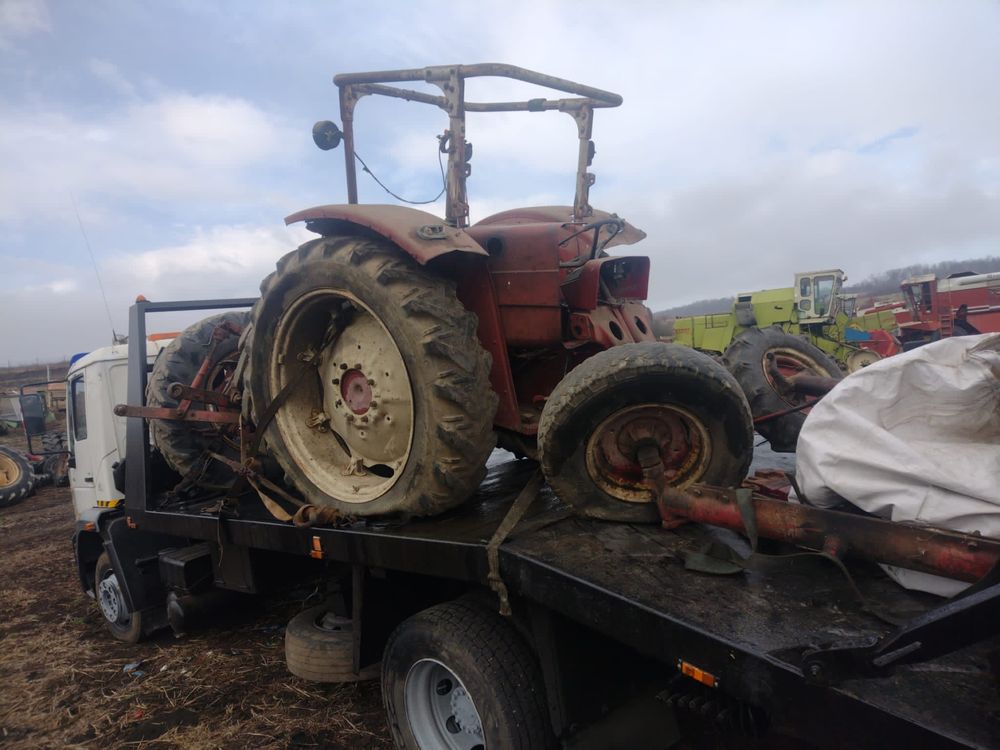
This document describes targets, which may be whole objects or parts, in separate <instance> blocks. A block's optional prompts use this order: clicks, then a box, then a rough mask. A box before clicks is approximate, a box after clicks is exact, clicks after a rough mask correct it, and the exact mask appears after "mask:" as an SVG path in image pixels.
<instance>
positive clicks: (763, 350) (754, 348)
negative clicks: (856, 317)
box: [723, 326, 843, 453]
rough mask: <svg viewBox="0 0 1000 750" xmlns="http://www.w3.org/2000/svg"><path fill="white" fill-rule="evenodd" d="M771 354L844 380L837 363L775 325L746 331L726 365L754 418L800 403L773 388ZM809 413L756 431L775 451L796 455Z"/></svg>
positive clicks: (795, 366) (725, 358)
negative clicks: (770, 372)
mask: <svg viewBox="0 0 1000 750" xmlns="http://www.w3.org/2000/svg"><path fill="white" fill-rule="evenodd" d="M769 352H771V353H774V354H775V355H776V356H778V357H780V358H782V360H783V361H786V362H787V363H788V364H789V365H791V366H792V367H793V369H799V370H801V371H804V372H808V373H810V374H813V375H820V376H823V377H830V378H841V377H843V372H841V370H840V367H839V366H838V365H837V363H836V362H835V361H834V360H833V359H832V358H831V357H829V356H827V355H826V354H824V353H823V352H822V351H820V350H819V349H817V348H816V347H815V346H813V345H812V344H810V343H809V342H808V341H806V340H805V339H803V338H800V337H799V336H793V335H792V334H790V333H786V332H785V331H783V330H781V329H780V328H778V327H776V326H772V327H770V328H750V329H747V330H746V331H744V332H743V333H741V334H740V335H739V336H737V337H736V338H735V339H734V340H733V343H731V344H730V345H729V348H728V349H726V353H725V355H724V356H723V363H724V364H725V366H726V369H727V370H729V372H731V373H732V374H733V376H734V377H735V378H736V380H737V381H738V382H739V384H740V387H741V388H742V389H743V393H745V394H746V397H747V401H748V402H749V403H750V411H751V412H752V413H753V416H754V419H756V418H757V417H762V416H764V415H766V414H774V413H775V412H779V411H783V410H785V409H789V408H791V407H793V406H797V405H798V404H799V403H801V400H796V399H794V398H792V399H786V398H783V397H782V396H781V395H780V394H779V393H778V391H777V390H776V389H775V387H774V386H773V385H772V383H771V380H770V378H769V377H768V374H767V360H766V356H767V354H768V353H769ZM806 414H807V412H806V411H799V412H793V413H792V414H788V415H786V416H784V417H778V418H777V419H771V420H767V421H765V422H761V423H760V424H759V425H757V426H756V429H757V432H759V433H760V434H761V435H763V436H764V437H765V438H767V439H768V441H769V442H770V443H771V449H772V450H774V451H775V452H777V453H793V452H794V451H795V444H796V442H798V439H799V431H800V430H801V429H802V424H803V423H804V422H805V420H806Z"/></svg>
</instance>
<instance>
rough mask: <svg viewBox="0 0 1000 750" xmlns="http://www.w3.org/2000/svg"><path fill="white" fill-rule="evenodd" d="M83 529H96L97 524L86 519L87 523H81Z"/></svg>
mask: <svg viewBox="0 0 1000 750" xmlns="http://www.w3.org/2000/svg"><path fill="white" fill-rule="evenodd" d="M83 530H84V531H97V524H95V523H94V522H93V521H87V523H85V524H84V525H83Z"/></svg>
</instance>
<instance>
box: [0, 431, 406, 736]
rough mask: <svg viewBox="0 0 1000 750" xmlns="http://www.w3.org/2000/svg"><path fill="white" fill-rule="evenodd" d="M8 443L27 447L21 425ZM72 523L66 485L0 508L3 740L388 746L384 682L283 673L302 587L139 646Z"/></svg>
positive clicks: (301, 605) (0, 722)
mask: <svg viewBox="0 0 1000 750" xmlns="http://www.w3.org/2000/svg"><path fill="white" fill-rule="evenodd" d="M0 441H2V442H3V443H5V444H8V445H10V444H13V445H17V446H20V447H23V441H22V440H20V438H19V436H18V435H15V434H10V435H7V436H4V437H2V438H0ZM72 531H73V511H72V506H71V504H70V498H69V490H68V489H65V488H55V487H51V486H49V487H45V488H42V489H40V490H38V491H37V492H36V494H35V495H34V496H32V497H30V498H27V499H26V500H24V501H22V502H20V503H19V504H16V505H13V506H10V507H6V508H0V747H5V748H7V747H10V748H52V747H83V748H126V747H127V748H145V749H148V750H153V749H154V748H156V749H157V750H165V749H166V748H230V747H234V746H237V745H238V746H240V747H243V748H289V749H291V748H296V749H299V748H303V749H304V748H329V749H330V750H333V749H339V748H344V749H346V748H351V749H352V750H353V749H355V748H358V749H365V748H389V747H391V746H392V743H391V741H390V740H389V736H388V731H387V729H386V726H385V719H384V718H383V712H382V705H381V697H380V695H379V686H378V682H377V681H375V682H365V683H360V684H349V685H337V686H327V685H317V684H315V683H310V682H306V681H304V680H301V679H299V678H297V677H293V676H292V675H290V674H289V673H288V672H287V671H286V669H285V660H284V642H283V633H284V626H285V623H287V621H288V620H289V619H290V618H291V617H292V616H294V615H295V613H296V612H298V611H300V610H301V609H303V608H304V601H303V599H304V598H305V595H304V594H303V593H302V592H297V594H298V597H297V596H296V595H295V594H289V595H288V596H287V597H286V598H284V599H267V600H263V601H262V602H261V603H260V607H259V610H258V611H257V612H255V613H253V614H248V615H244V616H243V617H242V618H241V621H240V622H238V623H236V624H230V625H228V626H227V627H226V628H224V629H223V628H218V627H217V628H215V629H210V630H203V631H200V632H197V633H193V634H192V635H190V636H187V637H185V638H182V639H175V638H174V637H173V635H172V634H171V633H170V631H169V630H168V631H166V632H163V633H160V634H159V635H158V636H156V637H154V638H153V639H152V640H150V641H146V642H143V643H140V644H138V645H135V646H131V645H128V644H124V643H120V642H118V641H115V640H114V639H112V638H111V636H110V635H109V634H108V633H107V632H106V631H105V630H104V627H103V624H102V619H101V616H100V614H99V613H98V611H97V607H96V605H95V604H94V602H93V600H92V599H90V598H89V597H87V596H86V595H85V594H84V593H83V592H82V591H81V589H80V585H79V582H78V579H77V575H76V567H75V563H74V560H73V549H72V542H71V536H72ZM309 603H310V604H313V603H314V602H309ZM135 662H139V666H138V667H137V668H132V669H131V670H126V669H125V668H126V666H127V665H131V664H134V663H135Z"/></svg>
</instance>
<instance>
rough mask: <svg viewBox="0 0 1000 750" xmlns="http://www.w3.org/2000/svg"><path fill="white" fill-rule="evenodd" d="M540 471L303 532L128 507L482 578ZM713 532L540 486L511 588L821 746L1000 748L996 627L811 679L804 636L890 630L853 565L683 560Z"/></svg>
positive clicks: (498, 477) (147, 520)
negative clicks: (657, 521)
mask: <svg viewBox="0 0 1000 750" xmlns="http://www.w3.org/2000/svg"><path fill="white" fill-rule="evenodd" d="M534 471H535V469H534V464H533V463H531V462H529V461H510V462H506V463H498V464H496V465H493V466H492V467H491V469H490V472H489V474H488V475H487V478H486V480H485V481H484V482H483V484H482V486H481V488H480V490H479V492H478V494H477V495H476V496H475V497H474V498H472V499H471V500H470V501H469V502H467V503H465V504H464V505H463V506H462V507H461V508H459V509H457V510H455V511H452V512H450V513H448V514H445V515H443V516H438V517H436V518H433V519H418V520H412V521H409V522H362V523H357V524H354V525H351V526H348V527H344V528H336V529H335V528H328V527H322V528H320V527H314V528H298V527H294V526H292V525H290V524H285V523H279V522H277V521H275V520H274V519H272V518H271V517H270V516H269V515H268V514H267V513H266V511H265V510H264V509H263V507H262V506H261V505H260V504H259V503H256V502H252V501H251V502H245V503H244V504H243V505H241V510H240V517H238V518H223V519H222V520H221V521H220V520H219V519H218V518H217V517H216V516H213V515H210V514H206V513H203V512H200V511H199V509H189V510H186V511H183V512H182V511H176V510H175V511H143V510H138V509H133V510H129V511H128V512H129V513H130V515H131V516H132V518H133V521H134V522H135V523H137V524H138V525H140V526H146V527H147V528H155V529H156V530H157V531H158V532H163V533H168V534H174V535H178V536H185V537H189V538H195V539H208V540H219V541H223V542H228V543H231V544H234V545H237V546H246V547H250V548H258V549H271V550H278V551H283V552H291V553H297V554H302V555H308V554H310V552H315V551H316V550H317V549H318V550H320V551H321V552H322V555H323V557H324V558H325V559H330V560H337V561H343V562H349V563H360V564H363V565H366V566H369V567H373V568H383V569H388V570H399V571H406V572H409V573H417V574H423V575H431V576H437V577H442V578H451V579H456V580H462V581H468V582H476V583H480V584H483V585H486V584H487V576H488V563H487V551H486V545H487V543H488V541H489V539H490V537H491V536H492V535H493V533H494V531H495V530H496V528H497V526H498V525H499V523H500V521H501V520H502V519H503V517H504V516H505V514H506V513H507V511H508V509H509V508H510V505H511V502H512V501H513V499H514V498H515V497H516V496H517V494H518V493H519V492H520V490H521V489H522V487H523V486H524V484H525V483H526V482H527V480H528V478H529V477H530V476H531V475H532V473H533V472H534ZM220 524H221V527H220ZM710 538H715V539H716V541H721V542H723V543H727V544H730V545H737V546H739V545H740V544H743V545H745V542H742V540H740V539H739V538H738V537H736V536H735V535H731V534H729V533H728V532H722V531H720V530H710V529H707V528H703V527H699V526H694V525H690V526H685V527H681V528H679V529H677V530H675V531H666V530H664V529H660V528H658V527H655V526H636V525H627V524H613V523H601V522H596V521H587V520H581V519H577V518H573V517H568V516H567V513H566V509H565V508H564V507H563V506H562V505H561V504H560V503H559V501H558V500H557V499H556V498H555V497H554V496H553V495H552V494H551V493H550V492H549V491H548V490H547V488H543V490H542V491H541V493H540V496H539V497H538V498H537V499H536V500H535V501H534V503H533V505H532V508H531V509H530V511H529V513H528V516H527V517H526V518H525V519H524V520H523V521H522V522H521V524H519V526H518V527H517V528H516V529H515V530H514V532H513V533H512V534H511V535H510V538H509V539H508V540H507V541H506V542H505V543H504V544H503V545H502V546H501V548H500V569H501V573H502V577H503V579H504V582H505V583H506V585H507V586H508V588H509V590H510V592H511V594H512V595H514V596H515V597H521V598H523V599H526V600H529V601H534V602H539V603H544V605H545V606H546V607H547V608H550V609H551V610H553V611H555V612H558V613H561V614H563V615H565V616H567V617H568V618H571V619H572V620H574V621H576V622H579V623H582V624H584V625H587V626H588V627H590V628H592V629H594V630H596V631H598V632H600V633H603V634H605V635H607V636H609V637H611V638H613V639H615V640H617V641H619V642H621V643H623V644H625V645H627V646H630V647H632V648H634V649H636V650H637V651H639V652H640V653H641V654H643V655H646V656H649V657H651V658H653V659H655V660H658V661H660V662H662V663H664V664H666V665H674V664H676V663H677V661H678V659H683V660H685V661H687V662H689V663H692V664H694V665H697V666H698V667H700V668H702V669H704V670H707V671H708V672H711V673H712V674H714V675H715V676H716V677H717V678H718V679H719V681H720V685H725V686H726V688H727V692H729V693H731V694H733V695H736V696H737V697H740V698H742V699H744V700H747V701H750V702H752V703H754V704H755V705H758V706H760V707H762V708H764V709H766V710H768V711H769V712H770V713H771V714H772V716H774V717H775V720H776V721H777V722H779V723H780V722H781V721H782V717H786V718H787V717H794V719H795V722H794V723H795V724H797V725H799V726H803V725H805V726H810V727H812V728H813V729H812V732H811V735H812V736H811V741H812V742H818V744H820V745H822V746H830V747H859V746H881V747H886V746H891V747H902V746H907V747H911V748H912V747H947V746H958V747H984V748H986V747H998V746H1000V694H998V692H997V683H996V680H995V678H994V677H992V676H991V675H990V667H989V664H988V662H987V655H988V653H989V652H991V651H993V652H995V651H997V650H998V649H1000V637H997V638H994V639H991V640H990V641H988V642H984V643H980V644H978V645H976V646H973V647H969V648H965V649H962V650H960V651H957V652H955V653H952V654H950V655H947V656H945V657H940V658H937V659H934V660H931V661H928V662H925V663H920V664H915V665H910V666H903V667H899V668H898V669H897V670H896V672H895V673H894V674H893V675H892V676H889V677H880V678H864V679H854V680H849V681H846V682H843V683H841V684H840V685H839V686H837V687H822V686H818V685H814V684H810V683H808V682H807V681H806V680H805V679H804V678H803V676H802V671H801V669H800V666H799V662H800V657H801V654H802V653H803V651H804V650H805V649H806V648H808V647H810V646H812V645H817V644H822V643H829V642H843V641H850V640H855V639H861V638H866V637H871V636H879V635H883V634H886V633H888V632H890V631H891V629H892V627H891V626H890V625H888V624H886V623H885V622H883V621H881V620H880V619H878V618H876V617H874V616H873V615H871V614H869V613H867V612H865V611H864V610H863V609H862V607H861V605H860V602H859V601H858V599H857V596H856V595H855V594H854V593H853V592H852V591H851V590H850V587H849V585H848V584H847V581H846V579H845V578H844V576H843V574H842V573H841V572H840V571H838V570H837V569H836V568H835V567H834V566H833V565H832V564H830V563H827V562H825V561H822V560H818V559H808V558H807V559H803V560H801V562H800V563H799V565H798V567H799V568H800V569H799V570H795V569H791V570H789V569H785V568H782V569H781V570H775V571H771V572H765V571H761V570H751V571H745V572H741V573H739V574H737V575H728V576H721V575H709V574H704V573H698V572H694V571H691V570H686V569H685V568H684V563H683V560H684V557H685V555H686V554H687V553H688V552H690V551H694V550H698V549H700V548H701V547H703V546H704V545H705V543H706V541H707V540H708V539H710ZM851 573H852V577H853V578H854V580H855V582H856V584H857V586H858V587H859V589H861V591H862V592H863V594H864V596H865V597H866V598H867V599H868V600H869V601H872V602H877V603H878V604H879V606H880V607H881V608H882V609H883V610H886V611H890V612H892V613H894V614H897V615H899V616H901V617H904V618H905V617H912V616H914V615H916V614H918V613H920V612H923V611H926V610H927V609H929V608H931V607H932V606H934V605H935V604H936V603H940V600H939V599H937V598H935V597H930V596H927V595H920V594H915V593H911V592H907V591H905V590H903V589H902V588H901V587H899V586H898V585H897V584H895V583H894V582H892V581H891V580H890V579H889V578H888V577H887V576H885V575H884V574H882V573H881V571H880V569H879V568H877V567H876V566H873V565H852V566H851Z"/></svg>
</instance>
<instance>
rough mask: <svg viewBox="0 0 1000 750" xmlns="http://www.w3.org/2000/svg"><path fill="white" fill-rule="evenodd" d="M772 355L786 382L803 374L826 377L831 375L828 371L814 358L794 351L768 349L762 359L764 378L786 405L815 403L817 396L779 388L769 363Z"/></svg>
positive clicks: (778, 348)
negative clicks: (769, 356)
mask: <svg viewBox="0 0 1000 750" xmlns="http://www.w3.org/2000/svg"><path fill="white" fill-rule="evenodd" d="M770 354H773V355H774V366H775V368H777V370H778V372H779V373H780V374H781V376H782V377H783V378H785V379H786V380H787V379H789V378H793V377H795V376H796V375H802V374H806V375H822V376H826V375H828V374H829V373H827V371H826V370H825V369H823V367H822V366H821V365H820V364H819V363H818V362H817V361H816V360H814V359H813V358H812V357H809V356H808V355H806V354H803V353H802V352H799V351H796V350H794V349H785V348H783V347H776V348H773V349H768V350H767V351H766V352H764V356H763V358H762V359H761V368H762V369H763V371H764V376H765V377H766V378H767V382H768V384H769V385H770V386H771V388H773V389H774V392H775V393H777V394H778V395H779V396H780V397H781V399H782V400H783V401H784V402H785V403H787V404H788V405H789V406H799V405H801V404H804V403H807V402H810V401H815V400H816V397H815V396H807V395H805V394H802V393H796V392H795V391H791V390H789V389H787V388H781V387H779V385H778V383H776V382H775V379H774V377H772V375H771V372H770V365H769V363H768V355H770ZM804 413H806V414H808V413H809V412H808V411H805V412H804Z"/></svg>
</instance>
